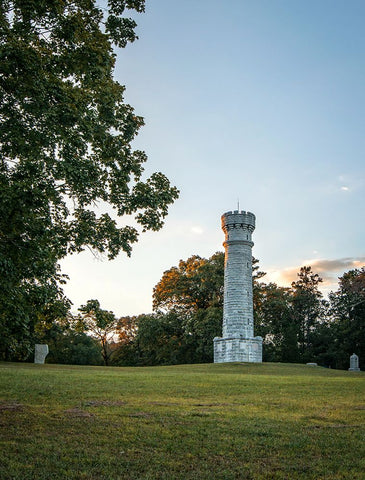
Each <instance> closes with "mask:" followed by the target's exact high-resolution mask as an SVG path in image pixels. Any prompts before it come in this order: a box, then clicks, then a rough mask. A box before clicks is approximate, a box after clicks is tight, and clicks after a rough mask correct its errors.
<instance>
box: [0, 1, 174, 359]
mask: <svg viewBox="0 0 365 480" xmlns="http://www.w3.org/2000/svg"><path fill="white" fill-rule="evenodd" d="M126 9H129V10H135V11H137V12H143V11H144V0H110V1H108V2H100V4H99V3H98V2H97V1H96V0H88V1H85V0H49V1H44V0H33V1H23V0H0V27H1V28H0V58H1V62H0V212H1V215H0V334H1V336H3V335H7V336H8V337H9V336H10V340H9V341H8V342H2V343H1V345H0V347H1V352H0V355H1V356H2V358H8V359H9V358H16V357H17V355H20V352H21V351H29V349H30V347H31V345H32V335H33V330H34V325H35V323H36V322H37V317H38V314H42V312H43V310H44V308H46V307H47V305H50V304H51V303H53V302H60V301H65V302H66V299H65V298H64V296H63V294H62V291H61V288H60V282H61V281H62V280H64V279H65V277H62V275H61V273H60V269H59V260H60V259H62V258H63V257H64V256H65V255H67V254H69V253H73V252H80V251H82V250H83V249H84V248H91V249H93V250H94V251H96V252H101V253H102V254H103V253H105V254H107V256H108V258H110V259H112V258H115V257H116V256H117V255H118V253H119V252H120V251H124V252H126V253H127V254H128V255H130V253H131V248H132V244H133V243H134V242H136V241H137V238H138V232H139V230H142V231H146V230H159V229H160V228H161V227H162V225H163V220H164V217H165V216H166V214H167V211H168V206H169V205H170V204H171V203H172V202H173V201H174V200H175V199H176V198H177V196H178V191H177V189H176V188H175V187H171V186H170V183H169V181H168V179H167V178H166V177H165V176H164V175H163V174H162V173H153V174H152V175H151V177H150V178H148V179H146V180H143V178H142V173H143V170H144V169H143V164H144V163H145V162H146V160H147V157H146V154H145V153H144V152H142V151H139V150H133V149H132V142H133V140H134V138H135V137H136V135H137V134H138V131H139V129H140V128H141V126H142V125H143V123H144V122H143V119H142V118H141V117H139V116H137V115H136V114H135V112H134V110H133V108H132V107H131V106H130V105H128V104H126V103H125V101H124V91H125V87H124V86H122V85H120V84H119V83H118V82H116V81H115V80H114V79H113V73H114V65H115V54H114V52H113V45H117V46H118V47H125V46H126V44H127V43H128V42H133V41H134V40H135V39H136V38H137V36H136V34H135V31H134V29H135V27H136V23H135V22H134V20H132V19H130V18H126V17H125V16H123V15H124V12H125V10H126ZM96 206H98V207H99V212H100V214H99V213H96V211H95V207H96ZM103 207H107V208H104V210H103ZM111 211H113V213H112V214H111V213H110V212H111ZM125 215H128V216H134V220H132V221H131V223H130V222H128V223H129V224H124V223H123V225H122V224H120V223H119V221H118V219H119V218H120V217H122V216H125ZM137 226H138V228H137ZM17 352H18V353H17Z"/></svg>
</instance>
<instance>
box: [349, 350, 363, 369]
mask: <svg viewBox="0 0 365 480" xmlns="http://www.w3.org/2000/svg"><path fill="white" fill-rule="evenodd" d="M349 371H350V372H360V368H359V357H358V356H357V355H356V354H355V353H353V354H352V355H351V357H350V368H349Z"/></svg>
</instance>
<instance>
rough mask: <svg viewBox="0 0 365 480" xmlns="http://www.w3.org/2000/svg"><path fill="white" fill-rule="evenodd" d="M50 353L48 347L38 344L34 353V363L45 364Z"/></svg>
mask: <svg viewBox="0 0 365 480" xmlns="http://www.w3.org/2000/svg"><path fill="white" fill-rule="evenodd" d="M48 352H49V350H48V345H46V344H41V343H36V345H35V351H34V363H44V360H45V358H46V356H47V355H48Z"/></svg>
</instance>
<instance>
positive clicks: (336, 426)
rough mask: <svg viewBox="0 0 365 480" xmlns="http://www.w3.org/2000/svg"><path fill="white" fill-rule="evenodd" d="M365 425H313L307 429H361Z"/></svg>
mask: <svg viewBox="0 0 365 480" xmlns="http://www.w3.org/2000/svg"><path fill="white" fill-rule="evenodd" d="M360 427H363V425H341V424H340V425H313V426H310V427H307V428H360Z"/></svg>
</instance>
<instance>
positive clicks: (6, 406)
mask: <svg viewBox="0 0 365 480" xmlns="http://www.w3.org/2000/svg"><path fill="white" fill-rule="evenodd" d="M7 410H11V411H13V412H17V411H18V412H20V411H23V410H24V405H23V404H21V403H18V402H1V403H0V412H1V411H3V412H4V411H7Z"/></svg>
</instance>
